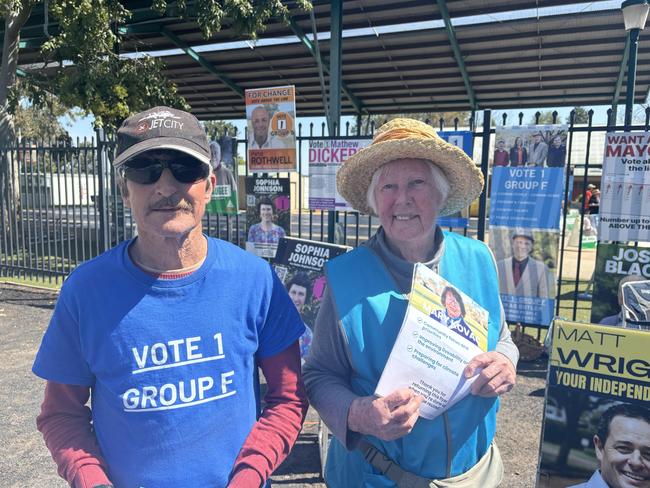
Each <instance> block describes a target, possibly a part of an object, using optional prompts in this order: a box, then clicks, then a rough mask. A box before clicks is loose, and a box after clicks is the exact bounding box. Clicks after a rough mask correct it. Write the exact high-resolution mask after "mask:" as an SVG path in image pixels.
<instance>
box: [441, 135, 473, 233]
mask: <svg viewBox="0 0 650 488" xmlns="http://www.w3.org/2000/svg"><path fill="white" fill-rule="evenodd" d="M438 135H439V136H440V137H441V138H442V139H443V140H445V141H447V142H449V143H451V144H453V145H454V146H456V147H459V148H461V149H462V150H463V151H465V154H467V155H468V156H469V157H470V159H471V158H472V157H473V154H474V134H472V133H471V132H470V131H468V130H441V131H438ZM468 214H469V210H467V209H466V210H463V211H460V212H456V213H455V214H452V215H447V216H445V217H438V220H437V223H438V225H440V226H442V227H467V226H468V225H469V219H468V218H467V216H468Z"/></svg>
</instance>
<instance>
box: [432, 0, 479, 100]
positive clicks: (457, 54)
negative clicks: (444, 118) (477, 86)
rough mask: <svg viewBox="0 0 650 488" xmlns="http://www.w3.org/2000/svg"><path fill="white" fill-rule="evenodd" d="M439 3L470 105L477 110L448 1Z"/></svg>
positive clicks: (438, 0)
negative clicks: (450, 15) (448, 8)
mask: <svg viewBox="0 0 650 488" xmlns="http://www.w3.org/2000/svg"><path fill="white" fill-rule="evenodd" d="M436 3H437V4H438V9H439V10H440V16H441V17H442V20H443V21H444V23H445V30H446V31H447V37H448V38H449V42H450V44H451V49H452V51H454V57H455V58H456V63H458V69H460V74H461V75H462V77H463V82H464V83H465V89H466V90H467V96H468V98H469V105H470V107H471V108H472V110H476V109H477V108H478V105H477V103H476V94H475V93H474V89H473V88H472V83H471V82H470V80H469V73H468V72H467V68H465V60H464V59H463V53H462V52H461V51H460V46H459V45H458V39H456V31H455V30H454V26H453V25H452V24H451V18H450V17H449V11H448V10H447V2H445V0H436Z"/></svg>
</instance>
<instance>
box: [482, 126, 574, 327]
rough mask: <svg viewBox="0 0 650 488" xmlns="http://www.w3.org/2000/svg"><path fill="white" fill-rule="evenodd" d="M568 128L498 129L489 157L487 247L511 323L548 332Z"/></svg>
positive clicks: (530, 127) (551, 309)
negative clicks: (489, 183) (542, 328)
mask: <svg viewBox="0 0 650 488" xmlns="http://www.w3.org/2000/svg"><path fill="white" fill-rule="evenodd" d="M567 129H568V127H567V126H564V125H533V126H517V127H499V128H497V132H496V148H495V150H494V153H493V156H492V163H493V169H492V186H491V200H490V247H491V248H492V250H493V251H494V255H495V257H496V259H497V268H498V271H499V290H500V292H501V300H502V302H503V308H504V311H505V314H506V319H507V320H508V321H511V322H523V323H526V324H536V325H542V326H547V325H549V324H550V322H551V318H552V317H553V310H554V306H555V303H554V302H555V301H554V298H555V295H556V292H555V273H556V271H555V270H556V268H557V254H558V247H559V235H560V229H559V225H560V209H561V205H562V198H563V195H564V167H565V163H566V155H567V150H566V136H567Z"/></svg>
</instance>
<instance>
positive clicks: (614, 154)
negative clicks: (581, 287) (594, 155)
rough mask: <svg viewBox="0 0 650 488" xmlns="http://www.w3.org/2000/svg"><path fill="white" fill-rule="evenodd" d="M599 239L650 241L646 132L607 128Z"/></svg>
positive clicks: (649, 142)
mask: <svg viewBox="0 0 650 488" xmlns="http://www.w3.org/2000/svg"><path fill="white" fill-rule="evenodd" d="M600 185H601V186H600V191H601V197H600V198H601V201H600V229H599V232H598V240H600V241H650V132H617V133H614V132H610V133H608V134H607V135H606V138H605V159H604V160H603V176H602V180H601V183H600Z"/></svg>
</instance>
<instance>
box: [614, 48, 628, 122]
mask: <svg viewBox="0 0 650 488" xmlns="http://www.w3.org/2000/svg"><path fill="white" fill-rule="evenodd" d="M629 55H630V36H628V35H626V36H625V49H623V58H621V67H620V68H619V70H618V78H617V79H616V85H614V95H613V96H612V112H614V113H616V111H617V110H618V99H619V97H620V95H621V88H623V78H625V72H626V71H627V60H628V57H629Z"/></svg>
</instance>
